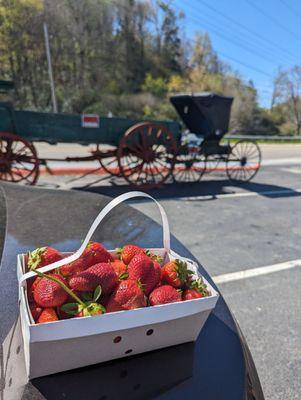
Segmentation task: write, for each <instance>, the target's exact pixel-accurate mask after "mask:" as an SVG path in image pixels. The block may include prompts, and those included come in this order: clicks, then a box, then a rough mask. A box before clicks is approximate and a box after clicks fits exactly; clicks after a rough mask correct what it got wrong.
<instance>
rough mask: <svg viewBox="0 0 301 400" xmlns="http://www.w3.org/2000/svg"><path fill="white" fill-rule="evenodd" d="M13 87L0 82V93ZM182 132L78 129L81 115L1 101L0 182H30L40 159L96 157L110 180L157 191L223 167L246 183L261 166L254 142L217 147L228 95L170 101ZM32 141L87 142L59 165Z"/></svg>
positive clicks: (148, 127)
mask: <svg viewBox="0 0 301 400" xmlns="http://www.w3.org/2000/svg"><path fill="white" fill-rule="evenodd" d="M12 88H13V84H12V83H11V82H7V81H0V90H1V89H2V91H8V90H11V89H12ZM170 100H171V103H172V104H173V105H174V107H175V108H176V110H177V112H178V114H179V116H180V117H181V119H182V121H183V122H184V124H185V125H186V127H187V128H188V132H185V131H184V132H182V127H181V125H180V124H179V123H178V122H175V121H141V120H132V119H127V118H115V117H114V118H109V117H98V116H97V123H96V124H94V125H93V124H92V127H91V124H90V125H89V124H85V123H84V121H85V116H82V115H69V114H54V113H41V112H35V111H20V110H15V109H14V107H13V105H12V104H11V103H7V102H0V180H4V181H10V182H16V183H18V182H23V183H27V184H30V185H34V184H35V183H36V182H37V179H38V177H39V170H40V166H41V165H47V161H91V160H98V161H99V163H100V167H102V168H103V169H104V170H105V171H106V172H107V173H109V174H111V175H119V176H122V177H123V178H124V179H125V180H126V181H127V182H128V183H129V184H131V185H132V186H138V187H140V188H152V187H159V186H161V185H162V184H163V183H164V182H166V181H167V179H168V178H170V177H171V176H173V177H174V179H175V180H176V181H180V182H182V181H185V182H193V181H198V180H199V179H201V177H202V175H203V174H204V173H205V172H210V171H211V170H215V169H216V168H217V165H218V163H219V162H224V163H225V164H226V172H227V175H228V177H229V179H231V180H232V181H248V180H250V179H252V178H253V177H254V176H255V174H256V173H257V171H258V169H259V168H260V161H261V153H260V149H259V147H258V145H257V144H256V142H254V141H251V140H242V141H239V142H237V143H236V144H234V145H231V144H227V145H222V144H220V141H221V139H222V138H223V136H224V135H225V134H226V132H227V130H228V125H229V117H230V111H231V104H232V101H233V99H232V98H230V97H222V96H218V95H216V94H214V93H199V94H180V95H176V96H173V97H171V99H170ZM35 142H47V143H50V144H58V143H78V144H82V145H90V144H94V145H95V149H94V150H93V151H92V152H91V153H90V154H89V155H87V156H86V157H67V158H65V159H64V160H61V159H60V160H58V159H50V158H48V159H43V158H39V157H38V154H37V151H36V148H35V145H34V143H35Z"/></svg>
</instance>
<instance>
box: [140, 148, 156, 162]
mask: <svg viewBox="0 0 301 400" xmlns="http://www.w3.org/2000/svg"><path fill="white" fill-rule="evenodd" d="M156 155H157V154H156V152H155V151H153V150H151V149H145V150H144V152H143V161H144V162H147V163H150V162H153V161H155V160H156Z"/></svg>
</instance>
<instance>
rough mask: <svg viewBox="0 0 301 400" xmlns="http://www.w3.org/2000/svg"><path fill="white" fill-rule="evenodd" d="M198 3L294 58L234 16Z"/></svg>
mask: <svg viewBox="0 0 301 400" xmlns="http://www.w3.org/2000/svg"><path fill="white" fill-rule="evenodd" d="M198 1H199V3H201V4H203V5H204V6H205V7H207V8H208V9H210V10H212V11H213V12H214V13H216V14H219V15H221V16H222V17H223V18H225V19H226V20H228V21H230V22H231V23H233V24H235V25H237V26H239V27H240V28H241V29H243V30H245V31H247V32H249V33H251V34H252V35H254V36H256V37H258V38H259V39H260V40H262V41H263V42H267V43H269V44H270V45H272V46H273V47H275V48H276V49H277V50H281V51H283V52H284V53H286V54H288V55H290V56H292V57H294V59H295V55H294V54H293V53H291V52H290V51H288V50H287V49H284V48H282V47H280V46H279V45H278V44H276V43H274V42H273V41H271V40H270V39H268V38H265V37H264V36H262V35H260V34H258V33H257V32H256V31H253V30H252V29H250V28H247V27H246V26H244V25H243V24H241V23H240V22H239V21H237V20H235V19H234V18H231V17H230V16H228V15H226V14H225V13H223V12H221V11H220V10H218V9H217V8H215V7H213V6H212V5H211V4H208V3H206V2H205V1H204V0H198ZM280 1H282V2H284V1H283V0H280Z"/></svg>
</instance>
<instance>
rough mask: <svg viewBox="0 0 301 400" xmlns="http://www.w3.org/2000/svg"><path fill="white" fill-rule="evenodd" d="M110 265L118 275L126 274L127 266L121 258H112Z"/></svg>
mask: <svg viewBox="0 0 301 400" xmlns="http://www.w3.org/2000/svg"><path fill="white" fill-rule="evenodd" d="M110 264H111V265H112V267H113V268H114V271H115V273H116V275H117V276H118V277H120V276H122V275H123V274H126V272H127V266H126V265H125V263H124V262H123V261H121V260H114V261H113V262H111V263H110Z"/></svg>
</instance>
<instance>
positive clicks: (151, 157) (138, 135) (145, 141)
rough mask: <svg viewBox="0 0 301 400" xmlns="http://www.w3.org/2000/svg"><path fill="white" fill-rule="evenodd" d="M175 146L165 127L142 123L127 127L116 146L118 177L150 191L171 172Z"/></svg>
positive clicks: (161, 182)
mask: <svg viewBox="0 0 301 400" xmlns="http://www.w3.org/2000/svg"><path fill="white" fill-rule="evenodd" d="M176 151H177V145H176V142H175V140H174V138H173V136H172V134H171V133H170V132H169V131H168V130H167V129H166V127H165V126H164V125H159V124H156V123H152V122H142V123H139V124H136V125H134V126H132V127H130V128H129V129H128V130H127V131H126V132H125V134H124V136H123V137H122V139H121V140H120V143H119V147H118V152H117V157H118V164H119V168H120V174H121V175H122V176H123V177H124V178H125V179H126V181H127V182H129V183H130V184H131V185H133V186H139V187H147V188H153V187H158V186H160V185H161V184H163V183H164V182H165V181H166V179H167V178H168V177H169V176H170V174H171V173H172V170H173V167H174V164H175V159H176Z"/></svg>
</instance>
